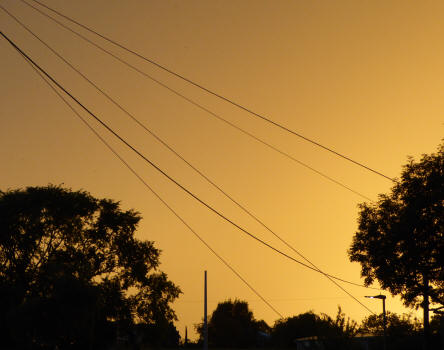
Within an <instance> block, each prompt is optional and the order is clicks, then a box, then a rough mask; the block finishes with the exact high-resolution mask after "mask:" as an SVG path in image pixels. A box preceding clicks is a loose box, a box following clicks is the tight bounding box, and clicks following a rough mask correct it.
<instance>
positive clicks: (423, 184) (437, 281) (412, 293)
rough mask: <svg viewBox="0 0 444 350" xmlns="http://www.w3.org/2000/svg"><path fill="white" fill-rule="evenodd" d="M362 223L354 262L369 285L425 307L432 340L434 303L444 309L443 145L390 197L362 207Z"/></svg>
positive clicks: (405, 175) (406, 171)
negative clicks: (359, 267)
mask: <svg viewBox="0 0 444 350" xmlns="http://www.w3.org/2000/svg"><path fill="white" fill-rule="evenodd" d="M358 222H359V227H358V231H357V232H356V233H355V236H354V237H353V242H352V244H351V247H350V249H349V257H350V260H351V261H356V262H359V263H360V264H361V275H362V276H363V277H365V284H366V285H370V284H371V283H373V281H374V280H377V281H378V282H379V284H380V285H381V287H382V288H384V289H387V290H389V291H390V293H391V294H392V295H400V296H401V298H402V300H403V301H404V303H405V305H407V306H413V307H416V308H417V307H419V306H421V307H422V308H423V309H424V331H425V332H426V334H427V332H428V319H429V316H428V310H429V298H430V299H431V301H432V303H437V304H440V305H443V304H444V239H443V235H444V144H442V145H440V146H439V147H438V151H437V152H436V153H432V154H430V155H427V154H424V155H423V156H422V158H421V159H420V160H419V161H415V160H414V159H413V158H411V157H410V158H409V161H408V163H407V164H406V165H405V166H404V167H403V171H402V174H401V179H400V180H399V181H396V183H395V185H394V186H393V187H392V190H391V193H389V194H383V195H380V196H379V200H378V201H377V202H376V203H370V204H369V203H363V204H361V205H360V213H359V220H358ZM421 297H422V298H421Z"/></svg>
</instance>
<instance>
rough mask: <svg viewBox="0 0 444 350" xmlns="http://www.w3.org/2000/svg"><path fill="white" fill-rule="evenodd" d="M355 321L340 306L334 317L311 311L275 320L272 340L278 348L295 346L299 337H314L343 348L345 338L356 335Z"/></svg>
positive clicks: (334, 346)
mask: <svg viewBox="0 0 444 350" xmlns="http://www.w3.org/2000/svg"><path fill="white" fill-rule="evenodd" d="M357 330H358V326H357V323H356V322H355V321H353V320H351V319H350V318H346V317H345V314H344V313H343V312H342V309H341V307H338V312H337V314H336V318H334V319H333V318H332V317H330V316H328V315H326V314H321V315H317V314H315V313H314V312H312V311H309V312H305V313H302V314H299V315H296V316H293V317H288V318H282V319H279V320H277V321H276V323H275V324H274V326H273V329H272V333H271V334H272V341H273V344H274V345H275V346H278V347H280V348H291V347H295V344H296V343H295V341H296V340H297V339H300V338H307V337H316V338H317V339H319V340H321V341H322V342H323V343H324V344H327V342H328V348H332V349H345V348H346V346H345V343H344V341H346V340H347V339H350V338H352V337H353V336H354V335H356V333H357Z"/></svg>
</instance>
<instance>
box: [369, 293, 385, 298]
mask: <svg viewBox="0 0 444 350" xmlns="http://www.w3.org/2000/svg"><path fill="white" fill-rule="evenodd" d="M365 297H366V298H370V299H385V298H386V296H385V295H382V294H379V295H366V296H365Z"/></svg>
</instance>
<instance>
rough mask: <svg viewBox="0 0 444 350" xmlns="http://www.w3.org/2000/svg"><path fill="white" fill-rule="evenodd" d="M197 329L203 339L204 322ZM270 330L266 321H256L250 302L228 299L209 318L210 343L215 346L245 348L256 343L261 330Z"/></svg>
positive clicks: (263, 331)
mask: <svg viewBox="0 0 444 350" xmlns="http://www.w3.org/2000/svg"><path fill="white" fill-rule="evenodd" d="M196 330H197V332H198V334H199V336H200V341H202V340H203V324H202V323H201V324H199V325H197V327H196ZM268 331H269V327H268V325H267V324H266V323H265V321H263V320H261V321H256V320H255V319H254V317H253V312H251V311H250V309H249V307H248V303H247V302H246V301H240V300H234V301H231V300H227V301H224V302H221V303H219V304H218V305H217V307H216V309H215V310H214V311H213V313H212V315H211V317H210V318H209V320H208V345H209V346H213V347H227V348H245V347H249V346H252V345H256V344H257V342H258V340H259V339H258V336H259V337H260V332H262V333H265V332H268Z"/></svg>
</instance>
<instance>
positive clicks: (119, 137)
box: [0, 32, 374, 313]
mask: <svg viewBox="0 0 444 350" xmlns="http://www.w3.org/2000/svg"><path fill="white" fill-rule="evenodd" d="M0 35H1V36H3V37H4V38H5V39H6V40H7V41H8V42H9V43H10V44H11V46H13V47H14V49H15V50H17V51H18V52H19V53H20V54H21V55H22V56H24V57H25V58H26V59H27V60H28V61H29V62H31V63H32V64H33V65H34V66H35V67H36V68H37V69H38V70H39V71H40V72H41V73H43V74H44V75H45V76H46V77H47V78H48V79H49V80H50V81H51V82H52V83H53V84H55V85H56V86H57V87H58V88H59V89H61V90H62V91H63V92H64V93H65V94H66V95H68V96H69V97H70V98H71V99H72V100H73V101H74V102H75V103H77V104H78V105H79V106H80V107H81V108H82V109H83V110H85V111H86V112H87V113H88V114H89V115H90V116H91V117H92V118H94V119H95V120H96V121H97V122H99V123H100V124H101V125H102V126H103V127H104V128H105V129H106V130H108V131H109V132H110V133H111V134H112V135H114V136H115V137H116V138H117V139H118V140H119V141H121V142H122V143H123V144H125V145H126V146H127V147H128V148H129V149H130V150H131V151H133V152H134V153H136V154H137V155H138V156H139V157H140V158H141V159H142V160H144V161H145V162H147V163H148V164H149V165H151V166H152V167H153V168H155V169H156V170H157V171H158V172H160V173H161V174H162V175H163V176H165V177H166V178H167V179H169V180H170V181H171V182H173V183H174V184H175V185H176V186H178V187H179V188H180V189H182V190H183V191H184V192H185V193H187V194H188V195H189V196H191V197H192V198H194V199H195V200H197V201H198V202H199V203H201V204H202V205H203V206H205V207H206V208H208V209H209V210H210V211H212V212H213V213H214V214H216V215H217V216H219V217H220V218H221V219H223V220H225V221H226V222H228V223H230V224H231V225H232V226H234V227H236V228H237V229H238V230H240V231H241V232H243V233H245V234H246V235H248V236H249V237H251V238H253V239H254V240H256V241H258V242H259V243H261V244H262V245H265V246H266V247H268V248H269V249H271V250H273V251H275V252H276V253H278V254H280V255H282V256H284V257H286V258H288V259H290V260H292V261H294V262H296V263H298V264H300V265H302V266H305V267H306V268H309V269H311V270H314V271H316V272H318V273H322V272H321V271H319V270H318V269H315V268H313V267H311V266H309V265H306V264H304V263H302V262H300V261H298V260H297V259H295V258H293V257H291V256H289V255H288V254H286V253H284V252H282V251H280V250H279V249H277V248H275V247H273V246H271V245H270V244H268V243H267V242H265V241H263V240H261V239H260V238H258V237H257V236H255V235H254V234H252V233H250V232H249V231H248V230H246V229H245V228H243V227H242V226H240V225H238V224H237V223H235V222H234V221H233V220H231V219H229V218H228V217H227V216H225V215H224V214H222V213H221V212H219V211H218V210H217V209H215V208H213V207H212V206H211V205H209V204H207V203H206V202H205V201H203V200H202V199H200V198H199V197H198V196H197V195H195V194H194V193H192V192H191V191H190V190H188V189H187V188H186V187H185V186H183V185H181V184H180V183H179V182H178V181H177V180H175V179H174V178H172V177H171V176H170V175H168V174H167V173H166V172H165V171H163V170H162V169H161V168H160V167H158V166H157V165H156V164H155V163H154V162H152V161H151V160H150V159H149V158H147V157H146V156H145V155H143V154H142V153H141V152H140V151H138V150H137V149H136V148H135V147H134V146H132V145H131V144H130V143H129V142H128V141H126V140H125V139H123V138H122V137H121V136H120V135H119V134H118V133H117V132H116V131H114V130H113V129H111V128H110V127H109V126H108V125H107V124H106V123H105V122H104V121H103V120H101V119H100V118H99V117H97V116H96V115H95V114H94V113H93V112H91V111H90V110H89V109H88V108H87V107H86V106H84V105H83V104H82V103H81V102H80V101H79V100H78V99H77V98H76V97H75V96H73V95H72V94H71V93H70V92H69V91H67V90H66V89H65V88H64V87H63V86H62V85H61V84H60V83H59V82H57V81H56V80H55V79H54V78H53V77H52V76H51V75H50V74H49V73H47V72H46V71H45V70H44V69H43V68H41V67H40V66H39V65H38V64H37V63H36V62H35V61H34V60H33V59H32V58H30V57H29V56H28V55H27V54H26V53H25V52H23V50H21V49H20V48H19V47H18V46H17V45H16V44H15V43H14V42H13V41H12V40H11V39H9V38H8V37H7V36H6V35H5V34H4V33H3V32H0ZM322 274H324V273H322ZM324 275H327V274H324ZM328 276H329V277H331V278H336V277H335V276H332V275H328ZM343 290H344V291H345V289H343ZM345 292H346V293H347V294H348V295H349V296H350V297H351V298H353V299H354V300H355V301H356V302H358V303H359V304H360V305H361V306H362V307H364V308H365V309H366V310H368V311H369V312H371V313H374V312H373V311H372V310H370V309H369V308H368V307H367V306H366V305H364V304H363V303H362V302H361V301H359V300H358V299H357V298H356V297H354V296H353V295H351V294H350V293H348V292H347V291H345Z"/></svg>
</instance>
